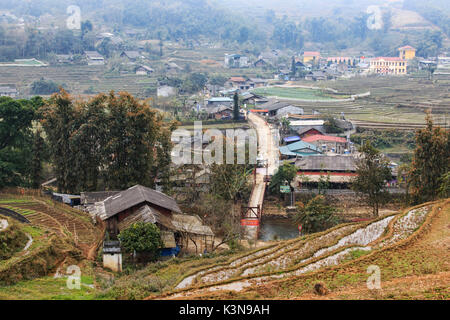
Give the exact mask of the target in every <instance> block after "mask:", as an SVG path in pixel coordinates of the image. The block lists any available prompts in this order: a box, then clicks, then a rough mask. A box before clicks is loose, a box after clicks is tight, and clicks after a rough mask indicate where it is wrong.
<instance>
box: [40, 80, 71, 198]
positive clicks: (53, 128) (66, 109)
mask: <svg viewBox="0 0 450 320" xmlns="http://www.w3.org/2000/svg"><path fill="white" fill-rule="evenodd" d="M40 113H41V118H42V120H41V123H42V126H43V128H44V130H45V133H46V136H47V140H48V142H49V151H50V154H51V158H52V162H53V165H54V173H55V177H56V179H57V185H58V190H59V191H60V192H68V193H69V192H74V191H75V190H76V186H77V180H78V176H77V174H76V172H75V170H74V163H75V156H76V150H74V149H73V148H72V147H73V146H72V140H71V137H72V134H73V133H74V121H75V119H76V115H75V113H76V111H75V106H74V103H73V100H72V97H70V95H69V94H68V93H67V92H66V91H64V90H63V89H61V92H60V93H58V94H54V95H53V96H52V97H51V98H50V100H49V101H48V102H47V104H46V105H45V106H44V107H43V108H41V110H40Z"/></svg>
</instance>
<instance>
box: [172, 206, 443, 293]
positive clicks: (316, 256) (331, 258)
mask: <svg viewBox="0 0 450 320" xmlns="http://www.w3.org/2000/svg"><path fill="white" fill-rule="evenodd" d="M449 205H450V202H449V201H447V202H446V203H445V206H446V207H447V210H448V206H449ZM442 206H443V203H442V202H441V203H429V204H424V205H422V206H417V207H413V208H411V209H409V210H406V211H405V212H401V213H397V214H390V215H387V216H384V217H380V218H378V219H375V220H373V221H371V222H365V223H352V224H346V225H340V226H337V227H335V228H333V229H330V230H328V231H325V232H322V233H318V234H313V235H310V236H307V237H303V238H297V239H292V240H288V241H283V242H277V243H275V244H273V245H271V246H268V247H265V248H261V249H258V250H256V251H253V252H250V253H248V254H245V255H243V256H238V257H235V258H232V259H230V260H229V261H227V262H225V263H221V264H218V265H215V266H209V267H204V268H203V269H200V270H196V271H195V272H193V273H192V274H188V275H187V276H186V277H185V278H184V279H183V280H182V281H180V282H179V283H178V284H177V285H176V286H175V288H174V291H173V292H172V293H168V294H166V295H165V296H164V298H169V299H174V298H192V297H201V296H205V295H211V294H212V292H228V291H232V292H233V291H234V292H240V291H242V290H245V289H246V288H256V287H257V286H260V285H265V284H267V283H270V282H271V281H275V280H279V279H285V278H286V279H288V278H292V277H298V276H301V275H304V274H305V275H306V274H311V273H314V272H315V271H317V270H323V269H326V270H328V269H329V268H333V267H337V266H339V265H340V264H343V263H347V262H349V261H352V260H354V259H358V258H360V257H362V256H366V255H367V256H368V255H376V254H377V253H378V252H381V251H383V250H384V249H389V248H392V247H395V246H399V245H401V244H402V243H403V242H404V241H407V240H408V239H411V238H412V237H414V236H416V233H417V232H418V230H420V229H421V227H422V226H423V225H424V224H425V222H426V221H427V219H428V220H429V219H431V218H433V217H434V216H435V215H436V214H437V212H440V210H441V209H442Z"/></svg>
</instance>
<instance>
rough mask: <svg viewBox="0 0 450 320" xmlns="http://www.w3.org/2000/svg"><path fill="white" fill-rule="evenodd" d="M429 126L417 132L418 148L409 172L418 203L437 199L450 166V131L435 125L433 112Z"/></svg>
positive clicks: (429, 115)
mask: <svg viewBox="0 0 450 320" xmlns="http://www.w3.org/2000/svg"><path fill="white" fill-rule="evenodd" d="M426 121H427V126H426V128H424V129H420V130H418V131H417V132H416V149H415V151H414V156H413V160H412V164H411V171H410V172H409V185H410V188H411V194H412V196H413V201H414V202H416V203H418V202H422V201H429V200H433V199H436V197H437V195H438V193H439V187H440V185H441V183H440V180H439V179H440V178H441V177H443V175H444V174H446V173H447V172H448V171H449V167H450V131H448V130H447V131H446V130H444V129H442V128H441V127H439V126H434V125H433V120H432V117H431V114H430V113H428V114H427V117H426Z"/></svg>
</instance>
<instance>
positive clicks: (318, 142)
mask: <svg viewBox="0 0 450 320" xmlns="http://www.w3.org/2000/svg"><path fill="white" fill-rule="evenodd" d="M302 141H305V142H308V143H311V144H313V145H315V146H316V147H317V148H320V149H321V150H322V152H324V153H326V152H332V153H337V154H343V153H344V152H346V151H348V148H349V144H348V141H347V139H346V138H341V137H335V136H329V135H324V134H316V135H309V136H307V137H304V138H303V139H302Z"/></svg>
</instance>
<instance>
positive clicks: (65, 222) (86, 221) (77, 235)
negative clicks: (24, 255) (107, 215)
mask: <svg viewBox="0 0 450 320" xmlns="http://www.w3.org/2000/svg"><path fill="white" fill-rule="evenodd" d="M0 207H3V208H6V209H10V210H13V211H15V212H17V213H20V214H22V215H24V216H25V217H26V218H27V219H28V220H29V221H30V222H31V224H32V225H35V226H38V227H40V228H41V229H43V230H47V231H49V232H51V233H55V234H57V235H59V236H61V237H69V238H71V239H72V240H74V242H75V244H77V245H78V246H79V247H80V248H81V249H82V250H83V251H84V252H85V253H86V254H88V252H89V250H90V249H91V248H92V247H93V246H95V245H96V243H97V242H98V241H99V237H100V236H101V235H102V231H101V230H100V229H99V228H96V227H95V226H94V225H93V224H92V222H91V221H90V217H89V216H87V215H86V214H85V213H83V212H79V211H77V210H74V209H72V208H70V207H67V206H65V205H62V204H56V203H54V202H52V201H50V200H48V199H44V198H26V199H17V198H12V197H8V196H0Z"/></svg>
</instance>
